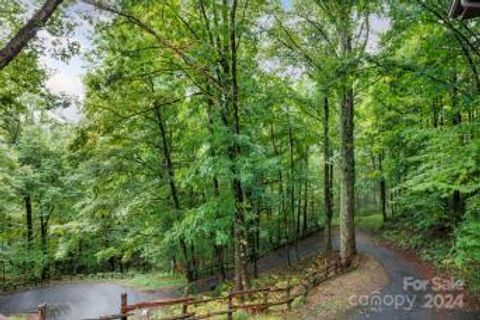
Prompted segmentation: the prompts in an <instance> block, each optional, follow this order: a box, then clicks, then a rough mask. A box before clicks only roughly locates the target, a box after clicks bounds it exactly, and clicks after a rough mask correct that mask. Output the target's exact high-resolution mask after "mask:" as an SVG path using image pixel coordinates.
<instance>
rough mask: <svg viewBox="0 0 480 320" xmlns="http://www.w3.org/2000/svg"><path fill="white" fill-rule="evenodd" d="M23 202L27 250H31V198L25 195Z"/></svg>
mask: <svg viewBox="0 0 480 320" xmlns="http://www.w3.org/2000/svg"><path fill="white" fill-rule="evenodd" d="M24 201H25V218H26V225H27V247H28V250H31V249H32V244H33V219H32V198H31V197H30V195H29V194H27V195H26V196H25V198H24Z"/></svg>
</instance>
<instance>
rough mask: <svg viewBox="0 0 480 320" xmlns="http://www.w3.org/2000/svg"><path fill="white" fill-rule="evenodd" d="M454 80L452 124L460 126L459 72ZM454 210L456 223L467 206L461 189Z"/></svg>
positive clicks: (454, 203)
mask: <svg viewBox="0 0 480 320" xmlns="http://www.w3.org/2000/svg"><path fill="white" fill-rule="evenodd" d="M452 82H453V84H454V86H453V89H452V93H451V102H452V111H453V116H452V125H453V126H459V125H460V124H461V123H462V114H461V112H460V110H459V107H458V102H457V98H458V89H457V86H456V84H457V83H458V79H457V74H456V73H455V74H454V75H453V80H452ZM459 143H460V145H463V144H464V141H463V136H462V134H460V137H459ZM452 211H453V219H454V222H455V224H457V223H459V222H460V221H461V219H462V217H463V215H464V211H465V206H464V204H463V199H462V194H461V193H460V190H454V191H453V196H452Z"/></svg>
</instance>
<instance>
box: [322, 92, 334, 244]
mask: <svg viewBox="0 0 480 320" xmlns="http://www.w3.org/2000/svg"><path fill="white" fill-rule="evenodd" d="M329 119H330V106H329V100H328V96H327V95H325V98H324V101H323V168H324V179H323V186H324V187H323V190H324V203H325V251H327V252H328V251H331V250H332V217H333V192H332V177H333V172H332V169H333V167H332V164H331V149H330V120H329Z"/></svg>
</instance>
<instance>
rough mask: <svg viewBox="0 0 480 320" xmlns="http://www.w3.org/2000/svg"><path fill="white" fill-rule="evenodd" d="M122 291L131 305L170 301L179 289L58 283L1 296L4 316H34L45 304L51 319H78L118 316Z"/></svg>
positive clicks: (0, 307) (0, 308) (0, 309)
mask: <svg viewBox="0 0 480 320" xmlns="http://www.w3.org/2000/svg"><path fill="white" fill-rule="evenodd" d="M122 292H126V293H127V294H128V301H129V303H130V302H139V301H148V300H153V299H162V298H168V297H170V296H173V295H175V294H176V293H177V292H176V291H175V290H168V291H167V290H165V291H163V292H155V293H146V292H139V291H136V290H133V289H131V288H127V287H124V286H121V285H118V284H115V283H93V282H92V283H69V284H58V285H52V286H47V287H39V288H34V289H31V290H28V291H23V292H17V293H13V294H10V295H6V296H0V315H1V314H5V315H7V316H8V315H9V314H18V313H32V312H35V310H36V308H37V306H38V305H40V304H42V303H46V304H47V306H48V308H47V319H48V320H78V319H88V318H95V317H99V316H105V315H111V314H118V313H119V311H120V294H121V293H122ZM0 318H1V317H0Z"/></svg>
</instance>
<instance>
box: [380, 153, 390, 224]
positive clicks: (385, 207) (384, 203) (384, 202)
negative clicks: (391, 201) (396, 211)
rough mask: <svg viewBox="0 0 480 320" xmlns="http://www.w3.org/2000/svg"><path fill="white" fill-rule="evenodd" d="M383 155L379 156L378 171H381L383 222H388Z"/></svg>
mask: <svg viewBox="0 0 480 320" xmlns="http://www.w3.org/2000/svg"><path fill="white" fill-rule="evenodd" d="M382 161H383V155H380V156H378V170H380V206H381V209H382V217H383V222H386V221H387V220H388V217H387V183H386V181H385V176H384V174H383V164H382Z"/></svg>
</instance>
